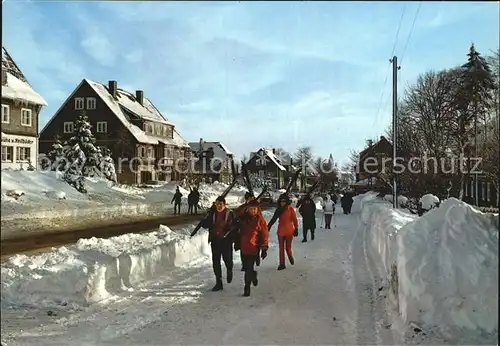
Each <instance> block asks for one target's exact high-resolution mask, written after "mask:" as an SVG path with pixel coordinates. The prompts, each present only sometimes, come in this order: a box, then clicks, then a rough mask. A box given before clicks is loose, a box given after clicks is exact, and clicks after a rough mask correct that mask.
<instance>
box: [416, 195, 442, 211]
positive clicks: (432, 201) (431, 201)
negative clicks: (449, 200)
mask: <svg viewBox="0 0 500 346" xmlns="http://www.w3.org/2000/svg"><path fill="white" fill-rule="evenodd" d="M420 204H421V205H422V209H425V210H431V209H432V208H434V207H436V206H437V205H439V198H438V197H436V196H434V195H433V194H430V193H428V194H426V195H423V196H422V197H421V198H420Z"/></svg>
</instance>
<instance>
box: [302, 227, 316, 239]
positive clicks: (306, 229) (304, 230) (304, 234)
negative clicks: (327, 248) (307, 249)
mask: <svg viewBox="0 0 500 346" xmlns="http://www.w3.org/2000/svg"><path fill="white" fill-rule="evenodd" d="M308 230H311V236H312V237H314V229H312V228H306V227H304V225H302V235H303V236H304V239H307V231H308Z"/></svg>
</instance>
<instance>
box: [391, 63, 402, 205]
mask: <svg viewBox="0 0 500 346" xmlns="http://www.w3.org/2000/svg"><path fill="white" fill-rule="evenodd" d="M389 61H390V62H391V63H392V175H393V179H392V206H393V208H394V209H398V190H397V183H398V182H397V180H398V179H397V174H396V159H397V155H398V154H397V142H398V70H399V69H400V68H401V67H399V66H398V57H397V56H393V57H392V59H390V60H389Z"/></svg>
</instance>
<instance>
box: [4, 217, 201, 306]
mask: <svg viewBox="0 0 500 346" xmlns="http://www.w3.org/2000/svg"><path fill="white" fill-rule="evenodd" d="M189 231H190V230H187V229H186V230H184V232H173V231H172V230H170V229H169V228H168V227H166V226H161V227H160V229H159V230H158V231H157V232H151V233H148V234H126V235H123V236H119V237H114V238H109V239H97V238H92V239H80V240H79V241H78V243H77V244H76V245H73V246H70V247H61V248H58V249H55V250H54V251H51V252H48V253H44V254H41V255H37V256H26V255H17V256H14V257H12V258H11V259H10V260H9V261H8V262H7V263H5V264H3V265H2V266H1V274H2V290H1V296H2V304H10V305H19V304H22V305H35V306H53V305H55V304H56V305H57V304H63V305H66V304H78V305H87V304H91V303H97V302H103V301H105V300H106V299H109V298H111V297H113V295H115V294H117V293H119V292H123V291H131V290H134V289H136V288H138V287H140V286H141V284H142V283H144V282H145V281H147V280H150V279H153V278H155V277H156V276H157V275H160V274H162V273H165V272H167V271H171V270H172V269H173V268H175V267H179V266H183V265H187V264H189V263H190V262H192V261H194V260H198V259H200V258H203V257H206V258H208V255H209V254H210V248H209V246H208V244H207V238H206V234H205V231H200V232H199V233H198V234H197V235H196V236H194V237H193V238H191V237H189V235H188V234H189ZM183 233H185V234H183Z"/></svg>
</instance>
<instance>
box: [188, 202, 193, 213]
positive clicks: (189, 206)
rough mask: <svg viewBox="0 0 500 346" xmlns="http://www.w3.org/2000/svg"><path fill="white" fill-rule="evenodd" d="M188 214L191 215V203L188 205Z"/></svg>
mask: <svg viewBox="0 0 500 346" xmlns="http://www.w3.org/2000/svg"><path fill="white" fill-rule="evenodd" d="M188 214H189V215H193V205H192V204H191V203H189V204H188Z"/></svg>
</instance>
